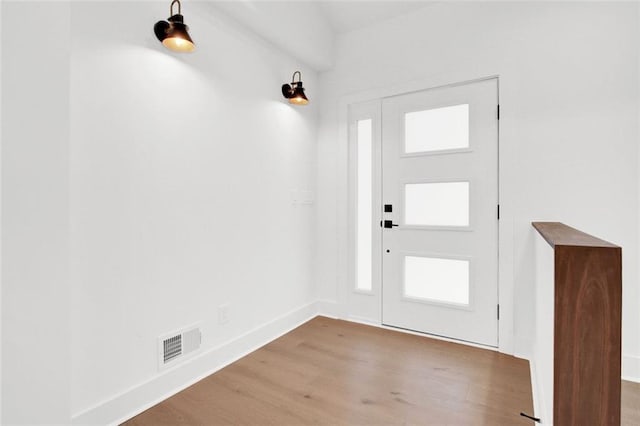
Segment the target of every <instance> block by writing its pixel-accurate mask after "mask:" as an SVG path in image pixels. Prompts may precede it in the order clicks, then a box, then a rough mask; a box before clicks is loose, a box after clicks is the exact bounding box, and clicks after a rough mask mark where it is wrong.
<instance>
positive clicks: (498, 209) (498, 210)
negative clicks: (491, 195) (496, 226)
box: [498, 204, 500, 220]
mask: <svg viewBox="0 0 640 426" xmlns="http://www.w3.org/2000/svg"><path fill="white" fill-rule="evenodd" d="M498 220H500V204H498Z"/></svg>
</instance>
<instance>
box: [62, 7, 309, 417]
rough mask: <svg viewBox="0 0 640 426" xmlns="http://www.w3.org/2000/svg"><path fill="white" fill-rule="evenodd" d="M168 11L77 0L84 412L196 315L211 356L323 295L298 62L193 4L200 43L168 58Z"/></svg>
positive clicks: (77, 319) (77, 263) (144, 373)
mask: <svg viewBox="0 0 640 426" xmlns="http://www.w3.org/2000/svg"><path fill="white" fill-rule="evenodd" d="M165 14H166V5H165V4H159V3H154V4H149V3H146V4H145V3H126V4H121V3H117V4H116V3H113V2H104V3H94V2H91V3H87V4H80V3H74V4H73V5H72V19H71V22H72V61H71V75H72V79H71V81H72V83H71V158H70V182H71V187H70V188H71V223H72V229H71V258H72V269H71V270H72V285H73V286H72V307H73V308H72V336H73V342H72V353H73V358H72V382H71V389H72V393H71V395H72V413H73V414H77V413H81V412H82V411H83V410H85V409H87V408H89V407H91V406H92V405H94V404H96V403H99V402H100V401H102V400H105V399H109V398H110V397H113V396H115V395H117V394H118V393H120V392H123V391H125V390H127V389H128V388H129V387H131V386H135V385H138V384H142V383H145V382H146V381H149V380H152V379H153V378H154V377H156V376H157V375H158V371H157V337H158V336H159V335H161V334H163V333H166V332H170V331H172V330H174V329H176V328H179V327H181V326H185V325H189V324H191V323H195V322H200V323H201V324H202V330H203V351H207V350H210V349H213V348H216V347H217V346H218V345H221V344H223V343H225V342H227V341H229V340H230V339H232V338H234V337H237V336H239V335H242V334H243V333H245V332H248V331H250V330H252V329H255V328H256V327H259V326H261V325H263V324H265V323H266V322H268V321H271V320H273V319H275V318H277V317H279V316H281V315H282V314H283V313H286V312H289V311H291V310H293V309H296V308H299V307H301V306H303V305H305V304H308V303H310V302H311V301H312V296H313V293H312V288H313V277H312V266H313V265H312V262H313V255H314V248H313V247H314V244H313V242H314V233H313V227H312V224H313V223H314V209H313V206H311V205H298V204H296V205H294V204H292V191H293V192H299V191H303V190H306V191H308V190H312V189H313V188H314V186H315V181H314V179H315V153H316V145H315V139H316V133H315V131H316V130H315V129H316V124H315V109H314V106H313V103H312V104H311V105H309V107H308V108H299V107H298V108H296V107H292V106H290V105H288V104H286V103H285V102H284V99H283V98H282V95H281V93H280V86H281V85H282V83H284V82H287V81H289V79H290V78H291V74H292V73H293V71H295V70H296V69H298V67H299V64H298V63H297V62H296V61H295V60H293V59H292V58H289V57H287V56H285V55H283V54H281V53H279V52H278V51H276V50H274V49H273V48H272V47H270V46H268V45H266V44H264V43H263V42H262V41H260V40H259V39H258V38H256V37H255V36H253V35H251V34H248V33H244V32H242V31H241V30H238V29H236V27H235V26H233V25H230V24H227V23H225V21H224V19H223V18H222V17H221V16H220V15H219V13H215V14H214V13H211V10H210V9H208V6H207V5H205V4H192V3H186V4H184V5H183V15H184V16H185V20H186V22H187V24H188V25H190V27H191V29H192V37H193V38H194V40H195V42H196V45H197V50H196V52H195V53H194V54H191V55H180V56H176V55H172V54H170V53H168V52H167V51H166V50H165V49H164V48H163V47H162V46H161V44H160V43H159V42H158V41H157V40H156V39H155V37H154V36H153V33H152V31H151V29H152V25H153V23H154V22H155V21H156V20H158V19H164V18H166V16H165ZM114 25H116V28H114ZM114 30H115V31H114ZM301 71H302V77H303V81H304V82H305V85H306V86H307V87H309V88H311V89H310V91H309V93H308V96H309V97H310V98H311V99H314V95H315V94H316V93H317V91H314V90H313V88H315V87H316V85H315V84H314V82H315V75H314V73H313V72H310V71H308V70H306V69H302V70H301ZM224 303H229V304H230V308H229V316H230V322H229V324H227V325H223V326H220V325H218V312H217V307H218V305H221V304H224Z"/></svg>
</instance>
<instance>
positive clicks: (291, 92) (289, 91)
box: [282, 71, 309, 105]
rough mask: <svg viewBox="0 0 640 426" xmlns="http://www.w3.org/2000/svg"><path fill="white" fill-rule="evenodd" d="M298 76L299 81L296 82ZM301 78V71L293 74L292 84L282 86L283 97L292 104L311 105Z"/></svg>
mask: <svg viewBox="0 0 640 426" xmlns="http://www.w3.org/2000/svg"><path fill="white" fill-rule="evenodd" d="M296 74H298V81H296ZM301 78H302V74H300V71H296V72H294V73H293V77H291V84H286V83H285V84H283V85H282V95H284V97H285V98H287V99H289V103H290V104H294V105H306V104H308V103H309V99H307V96H306V95H305V94H304V87H302V81H301Z"/></svg>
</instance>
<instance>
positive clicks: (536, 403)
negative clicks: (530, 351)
mask: <svg viewBox="0 0 640 426" xmlns="http://www.w3.org/2000/svg"><path fill="white" fill-rule="evenodd" d="M529 373H530V376H531V396H532V397H533V413H526V414H530V415H533V416H535V417H538V418H539V419H540V420H541V421H543V422H544V421H546V419H545V416H546V412H544V409H543V405H544V400H543V398H542V395H541V394H540V383H539V382H538V370H537V369H536V363H535V362H534V361H533V360H529ZM542 424H544V423H542Z"/></svg>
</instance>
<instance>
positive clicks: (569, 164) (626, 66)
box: [317, 2, 640, 374]
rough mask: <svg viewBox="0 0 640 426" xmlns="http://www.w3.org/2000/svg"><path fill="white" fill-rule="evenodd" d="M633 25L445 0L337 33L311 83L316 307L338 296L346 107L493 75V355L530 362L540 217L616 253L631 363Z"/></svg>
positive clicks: (576, 11)
mask: <svg viewBox="0 0 640 426" xmlns="http://www.w3.org/2000/svg"><path fill="white" fill-rule="evenodd" d="M638 22H639V20H638V4H636V3H586V2H585V3H546V2H545V3H535V4H533V3H478V4H472V3H443V4H436V5H433V6H432V7H429V8H426V9H423V10H420V11H417V12H414V13H412V14H410V15H405V16H402V17H399V18H396V19H393V20H390V21H387V22H384V23H381V24H379V25H376V26H374V27H370V28H366V29H363V30H359V31H355V32H352V33H347V34H345V35H343V36H341V37H339V38H338V39H337V40H336V51H337V57H336V60H335V64H336V65H335V67H334V69H333V70H331V71H329V72H326V73H323V74H321V91H322V94H323V108H322V111H321V125H320V130H319V143H318V162H319V163H318V164H319V166H318V167H319V169H318V216H319V217H322V218H323V221H319V222H318V229H317V234H318V250H319V252H318V253H319V254H318V256H319V258H318V262H319V270H320V271H321V272H320V273H319V274H318V280H319V288H318V297H319V298H321V299H328V300H333V301H338V302H340V301H341V297H343V295H342V293H341V292H343V291H344V289H345V288H346V287H347V284H346V283H345V274H346V269H345V266H346V265H345V263H344V260H343V259H344V250H345V245H344V244H345V240H344V238H343V237H344V235H345V226H346V225H345V224H346V217H345V214H346V211H345V210H344V208H343V204H344V203H345V201H346V198H345V197H346V195H345V194H346V187H345V183H346V164H347V163H346V152H347V151H346V141H345V139H344V136H345V134H344V131H343V128H342V127H341V126H340V123H341V121H340V120H342V117H341V115H340V114H341V113H342V112H343V111H344V110H343V109H342V108H341V106H342V104H343V103H344V102H345V99H359V100H365V99H367V97H368V96H369V97H371V96H375V95H376V94H380V93H392V92H394V91H396V92H400V91H402V90H403V89H407V88H411V89H415V88H417V87H420V85H422V87H429V86H434V85H437V84H445V83H453V82H457V81H464V80H467V79H473V78H478V77H484V76H489V75H500V99H501V101H500V102H501V113H502V114H501V115H502V117H501V118H502V119H501V121H500V132H501V133H500V144H501V147H500V148H501V151H500V155H501V159H500V162H501V170H500V172H501V189H500V196H501V228H500V230H501V235H500V245H501V257H502V260H503V262H502V266H501V269H500V273H501V276H502V278H501V284H502V286H501V289H500V292H501V296H500V297H501V317H502V320H501V331H502V332H503V334H502V336H503V337H504V336H506V339H507V340H509V341H504V339H503V341H501V348H502V350H505V351H506V352H513V353H516V354H519V355H523V356H531V354H532V347H531V342H532V339H533V327H532V318H533V313H534V309H535V307H534V306H533V304H532V303H531V301H532V300H534V299H533V296H534V294H533V291H534V288H535V287H534V278H533V277H534V263H533V259H534V245H533V241H534V238H533V237H534V230H533V228H532V227H531V224H530V222H531V221H532V220H544V219H547V220H557V221H562V222H565V223H568V224H570V225H572V226H574V227H577V228H579V229H582V230H584V231H585V232H588V233H591V234H594V235H596V236H598V237H601V238H604V239H607V240H610V241H612V242H614V243H617V244H619V245H621V246H622V247H623V270H624V272H623V273H624V276H623V279H624V283H623V285H624V296H623V297H624V312H623V316H624V326H623V334H624V342H623V351H624V353H625V355H627V359H630V358H629V357H630V356H637V355H638V354H640V338H639V337H640V330H639V325H640V321H638V312H640V303H639V302H640V301H639V296H640V294H639V293H640V292H639V291H638V267H637V263H638V262H637V260H638V250H637V241H638V173H637V171H638V146H637V145H638V133H639V131H638V100H639V95H638V90H639V85H638V52H639V45H638V43H639V41H638V40H639V37H638V36H639V33H638ZM336 230H337V232H336ZM505 300H506V301H508V302H510V303H509V305H511V306H505V304H504V301H505ZM629 374H630V373H629Z"/></svg>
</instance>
